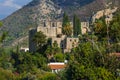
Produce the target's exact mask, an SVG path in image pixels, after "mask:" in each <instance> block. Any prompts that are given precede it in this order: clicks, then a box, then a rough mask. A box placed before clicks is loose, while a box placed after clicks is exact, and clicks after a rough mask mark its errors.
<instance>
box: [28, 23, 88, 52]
mask: <svg viewBox="0 0 120 80" xmlns="http://www.w3.org/2000/svg"><path fill="white" fill-rule="evenodd" d="M70 24H71V27H72V28H73V23H72V22H71V23H70ZM39 31H41V32H43V33H44V34H45V35H46V36H47V37H48V38H51V39H52V44H53V43H54V42H55V41H56V42H57V44H58V47H60V48H61V49H62V51H63V52H70V51H71V49H72V48H74V47H77V46H78V43H79V39H78V37H77V38H74V37H66V35H62V22H55V21H54V22H51V21H48V22H47V21H45V22H44V23H43V24H42V25H40V26H38V27H37V29H32V30H30V32H29V49H30V52H34V51H35V50H36V46H35V43H34V42H33V41H32V37H33V36H34V35H35V33H36V32H39ZM81 31H82V34H85V33H87V32H88V31H90V29H89V22H81Z"/></svg>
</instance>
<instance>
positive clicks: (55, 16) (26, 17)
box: [1, 0, 120, 44]
mask: <svg viewBox="0 0 120 80" xmlns="http://www.w3.org/2000/svg"><path fill="white" fill-rule="evenodd" d="M110 2H112V4H111V5H112V6H113V5H114V6H119V4H120V1H119V0H33V1H32V2H30V3H29V4H27V5H25V6H24V7H23V8H21V9H20V10H18V11H16V12H14V13H13V14H11V15H10V16H8V17H7V18H5V19H3V20H2V21H3V23H4V26H3V27H2V28H1V30H2V31H8V33H9V37H7V44H11V43H12V42H14V40H15V39H16V38H22V37H23V36H27V34H28V31H29V29H30V28H35V27H37V26H38V25H40V24H41V23H42V22H44V21H46V20H49V21H51V20H60V19H61V18H62V14H63V13H64V12H66V13H68V14H69V16H70V18H72V16H73V15H74V14H77V15H78V16H79V17H80V18H81V19H87V18H88V17H90V16H91V15H92V14H93V12H96V11H98V10H101V9H103V8H105V5H106V4H107V3H110Z"/></svg>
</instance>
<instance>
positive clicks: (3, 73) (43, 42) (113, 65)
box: [0, 11, 120, 80]
mask: <svg viewBox="0 0 120 80" xmlns="http://www.w3.org/2000/svg"><path fill="white" fill-rule="evenodd" d="M66 16H67V15H66ZM66 19H68V18H66ZM66 19H65V21H66ZM68 21H69V20H68ZM119 22H120V12H119V11H118V12H117V13H116V14H115V16H114V18H113V21H111V22H110V24H109V25H107V24H106V23H105V22H104V17H103V18H101V19H100V20H96V22H95V23H94V24H93V25H91V29H92V30H93V32H92V33H90V34H84V35H79V42H80V44H79V46H78V47H76V48H73V49H72V51H71V52H70V53H65V54H63V53H62V51H61V49H60V48H59V47H58V44H57V42H54V43H53V46H51V45H50V39H48V40H47V39H46V36H45V35H44V34H43V33H41V32H39V33H36V35H35V37H34V39H33V41H36V42H37V43H36V44H37V45H38V46H37V51H36V52H34V53H29V52H21V51H19V45H18V46H16V48H15V49H8V48H3V47H2V46H1V47H0V80H120V62H119V59H118V58H117V57H116V56H114V55H112V56H111V55H110V53H113V52H114V53H119V52H120V49H119V46H120V45H119V42H120V37H119V34H120V29H119V27H120V23H119ZM77 23H79V22H77ZM0 25H2V24H1V23H0ZM65 25H66V23H65ZM63 26H64V24H63ZM107 28H108V29H107ZM107 30H109V33H107ZM65 31H66V30H65ZM108 35H109V37H108ZM43 36H44V37H43ZM75 36H76V35H75ZM4 39H5V37H4V38H2V40H4ZM108 42H109V44H108ZM1 44H2V42H1ZM65 59H66V60H68V63H67V66H66V68H65V70H64V71H60V72H59V73H56V74H54V73H51V70H50V69H49V67H48V65H47V63H49V62H63V61H64V60H65Z"/></svg>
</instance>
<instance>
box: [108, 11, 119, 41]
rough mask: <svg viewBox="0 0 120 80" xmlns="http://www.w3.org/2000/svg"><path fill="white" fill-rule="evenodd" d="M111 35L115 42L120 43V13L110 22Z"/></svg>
mask: <svg viewBox="0 0 120 80" xmlns="http://www.w3.org/2000/svg"><path fill="white" fill-rule="evenodd" d="M109 35H110V38H111V40H112V41H113V42H115V43H116V42H117V43H118V42H119V41H120V12H117V13H116V14H115V16H114V18H113V20H112V21H111V22H110V26H109Z"/></svg>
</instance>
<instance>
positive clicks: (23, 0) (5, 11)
mask: <svg viewBox="0 0 120 80" xmlns="http://www.w3.org/2000/svg"><path fill="white" fill-rule="evenodd" d="M30 1H32V0H0V20H2V19H4V18H5V17H7V16H9V15H10V14H12V13H13V12H15V11H16V10H18V9H20V8H21V7H22V6H24V5H26V4H28V3H29V2H30Z"/></svg>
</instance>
